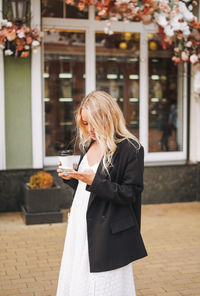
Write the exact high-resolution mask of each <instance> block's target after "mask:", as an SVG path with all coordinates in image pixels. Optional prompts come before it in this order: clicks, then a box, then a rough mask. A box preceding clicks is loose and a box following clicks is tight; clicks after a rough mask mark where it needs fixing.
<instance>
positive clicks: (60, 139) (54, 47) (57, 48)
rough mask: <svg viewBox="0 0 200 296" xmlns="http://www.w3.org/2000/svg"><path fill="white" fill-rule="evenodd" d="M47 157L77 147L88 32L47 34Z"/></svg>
mask: <svg viewBox="0 0 200 296" xmlns="http://www.w3.org/2000/svg"><path fill="white" fill-rule="evenodd" d="M43 77H44V106H45V154H46V156H57V155H58V151H59V150H62V149H66V148H69V149H72V148H73V147H74V141H75V134H76V125H75V122H74V111H75V109H76V108H77V106H78V104H79V103H80V101H81V100H82V98H83V97H84V95H85V33H84V32H83V31H68V32H66V31H45V36H44V73H43Z"/></svg>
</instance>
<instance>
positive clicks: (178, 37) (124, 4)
mask: <svg viewBox="0 0 200 296" xmlns="http://www.w3.org/2000/svg"><path fill="white" fill-rule="evenodd" d="M65 2H66V3H67V4H71V5H76V6H77V7H78V8H79V10H84V9H86V6H87V5H95V6H96V9H97V11H98V15H97V16H96V19H97V20H102V19H105V18H106V19H108V20H109V22H108V25H107V26H106V28H105V33H107V34H112V30H111V22H112V21H116V20H122V21H126V22H127V21H142V22H143V23H144V24H145V25H148V24H150V23H154V24H155V25H157V27H158V35H159V36H160V39H161V44H162V47H163V49H166V48H167V47H168V46H172V45H173V47H174V55H173V57H172V60H173V61H174V63H175V64H179V63H183V62H190V63H192V64H194V65H195V64H198V63H199V62H200V23H199V22H197V18H196V17H195V16H194V15H193V13H192V10H193V6H194V5H197V2H196V1H193V0H65Z"/></svg>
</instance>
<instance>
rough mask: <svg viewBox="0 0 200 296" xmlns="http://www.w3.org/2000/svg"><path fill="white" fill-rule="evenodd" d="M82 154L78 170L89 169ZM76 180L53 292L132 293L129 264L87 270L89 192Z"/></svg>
mask: <svg viewBox="0 0 200 296" xmlns="http://www.w3.org/2000/svg"><path fill="white" fill-rule="evenodd" d="M98 165H99V163H96V164H94V165H93V166H89V164H88V160H87V156H86V154H85V155H84V157H83V159H82V161H81V163H80V166H79V171H83V170H84V169H92V170H93V171H94V172H96V170H97V168H98ZM85 187H86V183H84V182H81V181H79V182H78V186H77V189H76V193H75V196H74V199H73V203H72V207H71V211H70V215H69V219H68V226H67V234H66V237H65V244H64V250H63V255H62V260H61V267H60V273H59V279H58V286H57V293H56V296H135V295H136V292H135V284H134V279H133V270H132V264H131V263H129V264H128V265H126V266H123V267H121V268H117V269H114V270H109V271H104V272H94V273H90V269H89V256H88V240H87V224H86V223H87V222H86V212H87V206H88V201H89V196H90V192H89V191H87V190H85Z"/></svg>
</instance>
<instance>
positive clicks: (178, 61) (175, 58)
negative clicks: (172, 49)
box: [172, 56, 181, 64]
mask: <svg viewBox="0 0 200 296" xmlns="http://www.w3.org/2000/svg"><path fill="white" fill-rule="evenodd" d="M172 61H173V62H174V63H175V64H178V63H180V61H181V59H180V58H179V57H175V56H173V57H172Z"/></svg>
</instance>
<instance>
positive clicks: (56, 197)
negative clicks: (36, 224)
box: [24, 183, 61, 213]
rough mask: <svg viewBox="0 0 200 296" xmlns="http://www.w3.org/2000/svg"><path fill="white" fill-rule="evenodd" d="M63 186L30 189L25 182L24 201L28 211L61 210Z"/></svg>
mask: <svg viewBox="0 0 200 296" xmlns="http://www.w3.org/2000/svg"><path fill="white" fill-rule="evenodd" d="M60 191H61V187H60V186H58V185H56V186H55V185H54V186H53V187H51V188H44V189H43V188H42V189H30V188H29V187H28V183H26V184H24V203H25V207H26V210H27V212H28V213H42V212H57V211H59V210H60Z"/></svg>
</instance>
